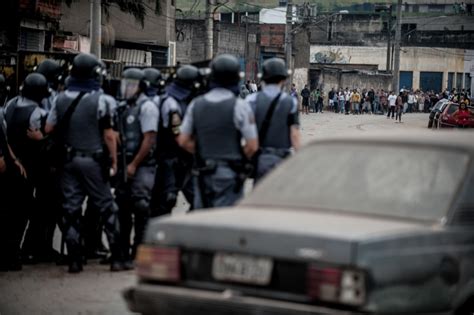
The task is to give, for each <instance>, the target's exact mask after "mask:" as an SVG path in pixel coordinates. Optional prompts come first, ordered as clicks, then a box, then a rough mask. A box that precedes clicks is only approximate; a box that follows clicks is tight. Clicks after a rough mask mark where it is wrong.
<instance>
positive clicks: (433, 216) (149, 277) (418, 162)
mask: <svg viewBox="0 0 474 315" xmlns="http://www.w3.org/2000/svg"><path fill="white" fill-rule="evenodd" d="M457 133H458V134H456V135H455V136H453V133H445V132H439V133H436V134H433V133H418V132H416V133H413V132H412V131H411V132H410V133H395V134H380V135H377V136H375V135H372V136H366V137H364V138H361V137H360V135H357V136H348V137H342V138H330V139H325V140H320V141H316V142H313V143H312V144H310V145H308V146H307V147H305V148H304V149H302V150H301V151H300V152H299V153H297V154H296V155H295V156H293V157H291V158H289V159H288V160H287V161H285V162H284V163H282V164H281V166H280V167H278V168H277V169H275V170H274V171H273V172H272V173H271V174H269V175H268V177H266V178H265V179H264V180H263V181H262V182H261V183H259V185H258V186H257V187H256V188H255V190H254V191H253V192H252V193H251V194H250V196H248V197H247V198H245V199H244V200H243V201H242V202H241V203H240V204H239V205H238V206H236V207H232V208H224V209H213V210H207V211H195V212H192V213H190V214H185V215H177V216H170V217H166V218H162V219H157V220H153V221H151V223H150V224H149V226H148V228H147V231H146V236H145V242H144V244H143V245H142V246H141V247H140V248H139V250H138V255H137V260H136V266H137V269H136V270H137V275H138V283H137V285H136V286H134V287H132V288H130V289H128V290H126V291H125V292H124V297H125V299H126V301H127V303H128V306H129V308H130V310H131V311H133V312H138V313H143V314H161V315H168V314H193V315H199V314H206V315H210V314H297V315H298V314H359V313H364V314H366V313H374V314H384V313H391V314H414V313H423V314H453V313H455V314H457V315H460V314H462V315H464V314H466V315H467V314H471V312H472V311H473V310H474V285H473V283H474V141H473V140H472V134H470V133H467V132H461V131H457ZM335 166H336V167H335Z"/></svg>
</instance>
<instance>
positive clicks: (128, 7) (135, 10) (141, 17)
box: [63, 0, 161, 27]
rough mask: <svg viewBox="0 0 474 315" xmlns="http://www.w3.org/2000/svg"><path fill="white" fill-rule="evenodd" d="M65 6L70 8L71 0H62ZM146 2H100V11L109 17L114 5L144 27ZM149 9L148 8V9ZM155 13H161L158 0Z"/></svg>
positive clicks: (158, 0)
mask: <svg viewBox="0 0 474 315" xmlns="http://www.w3.org/2000/svg"><path fill="white" fill-rule="evenodd" d="M63 1H65V3H66V5H67V6H71V4H72V3H73V0H63ZM145 1H147V0H102V10H103V12H104V14H105V16H106V18H108V17H109V12H110V7H111V6H112V5H116V6H118V7H119V9H120V10H121V11H122V12H126V13H130V14H131V15H133V16H134V17H135V19H136V20H137V22H139V23H140V24H141V26H142V27H143V26H144V23H145V16H146V8H147V7H148V5H147V4H146V3H145ZM148 8H150V7H148ZM154 10H155V13H156V14H159V13H160V11H161V6H160V0H156V6H155V9H154Z"/></svg>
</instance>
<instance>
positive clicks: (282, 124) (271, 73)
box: [247, 58, 300, 181]
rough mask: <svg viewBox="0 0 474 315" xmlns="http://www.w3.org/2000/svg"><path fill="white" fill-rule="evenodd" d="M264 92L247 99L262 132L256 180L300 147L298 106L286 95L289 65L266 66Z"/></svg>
mask: <svg viewBox="0 0 474 315" xmlns="http://www.w3.org/2000/svg"><path fill="white" fill-rule="evenodd" d="M261 76H262V80H263V81H264V82H265V85H264V86H263V88H262V91H260V92H258V93H255V94H252V95H250V96H249V97H248V98H247V101H248V102H249V104H250V106H251V107H252V110H253V111H254V113H255V119H256V121H257V128H258V132H259V143H260V150H259V154H258V157H257V161H256V165H255V166H256V172H255V174H256V175H255V180H256V181H258V180H260V179H261V178H262V177H263V176H264V175H265V174H266V173H267V172H269V171H270V170H271V169H272V168H274V167H275V166H276V165H277V164H278V163H280V162H281V161H282V160H283V159H284V158H286V157H287V156H288V155H290V152H291V151H290V149H291V148H294V149H295V150H298V149H299V147H300V130H299V118H298V105H297V102H296V100H295V99H294V98H293V97H291V96H290V95H288V94H287V93H285V92H283V91H282V89H283V86H284V84H285V81H286V79H287V77H288V70H287V68H286V65H285V62H284V61H283V60H282V59H279V58H271V59H268V60H266V61H265V62H264V63H263V67H262V74H261Z"/></svg>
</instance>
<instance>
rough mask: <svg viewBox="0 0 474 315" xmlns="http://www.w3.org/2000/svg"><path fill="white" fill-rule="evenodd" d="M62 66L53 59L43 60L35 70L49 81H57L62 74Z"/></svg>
mask: <svg viewBox="0 0 474 315" xmlns="http://www.w3.org/2000/svg"><path fill="white" fill-rule="evenodd" d="M61 70H62V69H61V66H60V65H59V63H57V62H56V61H54V60H52V59H46V60H43V61H42V62H41V63H40V64H39V65H38V66H37V67H36V69H35V72H37V73H41V74H42V75H44V77H45V78H46V80H48V82H50V83H53V82H57V81H58V79H59V77H60V76H61Z"/></svg>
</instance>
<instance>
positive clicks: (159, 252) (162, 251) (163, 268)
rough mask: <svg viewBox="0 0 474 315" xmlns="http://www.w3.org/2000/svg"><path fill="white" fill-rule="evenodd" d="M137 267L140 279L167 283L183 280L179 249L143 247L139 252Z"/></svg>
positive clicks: (139, 248)
mask: <svg viewBox="0 0 474 315" xmlns="http://www.w3.org/2000/svg"><path fill="white" fill-rule="evenodd" d="M136 266H137V274H138V276H139V277H140V278H145V279H150V280H159V281H167V282H178V281H179V280H180V279H181V270H180V250H179V249H178V248H171V247H157V246H150V245H141V246H139V247H138V251H137V258H136Z"/></svg>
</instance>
